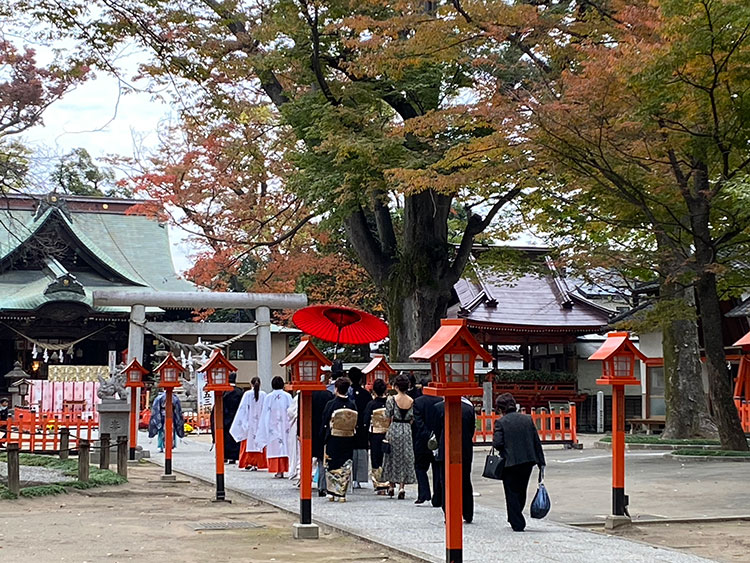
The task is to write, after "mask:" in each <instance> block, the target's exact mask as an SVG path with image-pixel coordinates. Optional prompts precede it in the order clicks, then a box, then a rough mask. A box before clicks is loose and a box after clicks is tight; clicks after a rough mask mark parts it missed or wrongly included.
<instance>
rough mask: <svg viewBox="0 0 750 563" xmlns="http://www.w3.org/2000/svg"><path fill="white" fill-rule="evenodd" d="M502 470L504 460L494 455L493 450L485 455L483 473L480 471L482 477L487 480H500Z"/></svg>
mask: <svg viewBox="0 0 750 563" xmlns="http://www.w3.org/2000/svg"><path fill="white" fill-rule="evenodd" d="M503 469H505V458H504V457H500V456H499V455H497V454H496V453H495V448H492V449H491V450H490V453H488V454H487V458H486V459H485V460H484V471H482V477H486V478H487V479H495V480H498V481H499V480H502V478H503Z"/></svg>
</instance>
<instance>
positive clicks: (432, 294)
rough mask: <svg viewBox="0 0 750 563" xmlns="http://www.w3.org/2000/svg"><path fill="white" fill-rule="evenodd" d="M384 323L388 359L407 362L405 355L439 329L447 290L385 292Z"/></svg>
mask: <svg viewBox="0 0 750 563" xmlns="http://www.w3.org/2000/svg"><path fill="white" fill-rule="evenodd" d="M389 295H390V296H391V297H390V298H389V299H388V321H389V329H390V339H391V340H390V356H391V358H395V359H396V360H395V361H401V362H403V361H408V360H409V355H410V354H412V353H413V352H416V351H417V350H418V349H419V348H420V347H421V346H422V345H423V344H424V343H425V342H427V341H428V340H429V339H430V338H431V337H432V335H433V334H435V331H436V330H437V329H438V327H439V326H440V319H442V318H444V317H445V315H446V312H447V310H448V303H449V301H450V296H451V294H450V291H447V292H446V291H442V290H440V289H439V288H436V287H429V286H422V287H417V288H413V289H410V290H405V291H403V293H399V292H398V290H397V289H395V288H394V290H393V291H391V292H389Z"/></svg>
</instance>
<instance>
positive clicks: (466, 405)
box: [433, 397, 476, 524]
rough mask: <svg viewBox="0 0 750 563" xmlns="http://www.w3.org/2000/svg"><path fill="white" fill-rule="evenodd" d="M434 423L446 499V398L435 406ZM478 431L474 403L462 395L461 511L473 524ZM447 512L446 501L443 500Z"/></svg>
mask: <svg viewBox="0 0 750 563" xmlns="http://www.w3.org/2000/svg"><path fill="white" fill-rule="evenodd" d="M433 409H434V421H435V422H434V424H435V427H436V428H437V432H435V436H436V437H438V444H439V445H438V450H437V455H436V456H435V458H436V460H437V466H438V473H439V480H440V487H441V489H442V498H443V499H445V498H446V497H445V458H446V453H445V400H441V401H440V402H439V403H436V404H435V405H434V406H433ZM475 431H476V414H475V413H474V405H473V404H472V403H471V401H469V399H467V398H466V397H461V490H462V506H461V513H462V515H463V518H464V522H466V523H467V524H471V523H472V522H473V521H474V487H473V486H472V484H471V464H472V462H473V461H474V432H475ZM441 506H442V508H443V512H445V502H441Z"/></svg>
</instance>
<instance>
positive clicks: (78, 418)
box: [0, 411, 99, 453]
mask: <svg viewBox="0 0 750 563" xmlns="http://www.w3.org/2000/svg"><path fill="white" fill-rule="evenodd" d="M61 428H67V429H68V431H69V432H70V441H69V444H68V447H69V448H70V449H77V448H78V440H81V439H82V440H88V441H89V442H90V441H92V440H93V439H94V435H95V434H97V433H98V431H99V422H98V421H97V420H95V419H94V416H93V413H90V412H68V411H62V412H44V413H35V412H32V411H18V412H16V413H15V414H14V416H13V417H11V418H9V419H8V420H6V421H0V447H7V445H8V444H18V446H19V448H20V450H21V451H22V452H30V453H34V452H44V453H52V452H58V451H60V429H61Z"/></svg>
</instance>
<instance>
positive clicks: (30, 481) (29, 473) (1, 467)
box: [0, 462, 75, 487]
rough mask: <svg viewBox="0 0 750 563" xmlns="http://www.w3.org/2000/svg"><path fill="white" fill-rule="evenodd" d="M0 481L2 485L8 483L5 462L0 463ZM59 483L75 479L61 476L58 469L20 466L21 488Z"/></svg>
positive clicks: (61, 473)
mask: <svg viewBox="0 0 750 563" xmlns="http://www.w3.org/2000/svg"><path fill="white" fill-rule="evenodd" d="M0 481H2V482H3V483H7V482H8V464H7V463H5V462H0ZM60 481H75V478H74V477H69V476H67V475H65V474H63V472H62V471H60V470H59V469H48V468H46V467H34V466H31V465H22V466H21V487H28V486H30V485H41V484H46V483H58V482H60Z"/></svg>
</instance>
